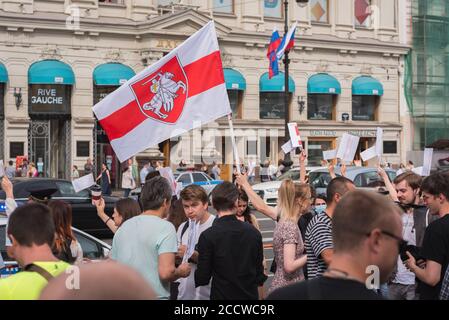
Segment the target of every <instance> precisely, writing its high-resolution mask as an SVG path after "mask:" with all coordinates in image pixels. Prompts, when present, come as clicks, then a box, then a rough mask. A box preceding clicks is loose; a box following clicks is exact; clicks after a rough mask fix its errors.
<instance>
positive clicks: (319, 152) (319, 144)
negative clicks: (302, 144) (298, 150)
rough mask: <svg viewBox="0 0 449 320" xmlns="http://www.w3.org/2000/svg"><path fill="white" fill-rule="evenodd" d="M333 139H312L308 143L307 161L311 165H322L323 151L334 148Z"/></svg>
mask: <svg viewBox="0 0 449 320" xmlns="http://www.w3.org/2000/svg"><path fill="white" fill-rule="evenodd" d="M332 144H333V141H332V140H310V139H309V142H308V144H307V163H308V166H310V167H315V166H316V167H317V166H321V160H323V151H327V150H332Z"/></svg>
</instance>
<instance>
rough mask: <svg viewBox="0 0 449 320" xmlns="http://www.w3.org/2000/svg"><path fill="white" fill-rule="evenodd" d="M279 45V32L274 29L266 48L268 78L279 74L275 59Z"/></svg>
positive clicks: (276, 59)
mask: <svg viewBox="0 0 449 320" xmlns="http://www.w3.org/2000/svg"><path fill="white" fill-rule="evenodd" d="M280 44H281V38H280V37H279V32H278V31H277V30H276V29H274V30H273V34H272V35H271V40H270V45H269V46H268V52H267V58H268V60H269V61H270V65H269V72H268V78H269V79H271V78H272V77H274V76H276V75H277V74H279V63H278V58H277V51H278V48H279V45H280Z"/></svg>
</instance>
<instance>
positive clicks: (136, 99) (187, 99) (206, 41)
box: [93, 21, 231, 162]
mask: <svg viewBox="0 0 449 320" xmlns="http://www.w3.org/2000/svg"><path fill="white" fill-rule="evenodd" d="M93 111H94V113H95V115H96V117H97V119H98V121H99V122H100V125H101V127H102V128H103V129H104V130H105V131H106V134H107V135H108V137H109V141H110V143H111V145H112V148H113V149H114V151H115V153H116V155H117V157H118V159H119V160H120V161H121V162H123V161H125V160H126V159H129V158H131V157H132V156H134V155H135V154H137V153H139V152H141V151H143V150H145V149H148V148H149V147H151V146H154V145H157V144H158V143H160V142H162V141H164V140H166V139H169V138H172V137H175V136H177V135H180V134H182V133H184V132H187V131H189V130H191V129H194V128H196V127H199V126H201V125H203V124H206V123H208V122H211V121H214V120H215V119H218V118H220V117H223V116H225V115H227V114H229V113H231V107H230V105H229V99H228V95H227V92H226V84H225V81H224V75H223V67H222V63H221V58H220V51H219V48H218V41H217V35H216V33H215V25H214V22H213V21H211V22H209V23H208V24H206V25H205V26H204V27H203V28H201V29H200V30H199V31H197V32H196V33H195V34H193V35H192V36H191V37H189V38H188V39H187V40H186V41H184V42H183V43H182V44H181V45H180V46H178V47H177V48H176V49H174V50H173V51H171V52H170V53H168V54H167V55H166V56H165V57H163V58H162V59H160V60H159V61H157V62H156V63H154V64H153V65H152V66H150V67H148V68H146V69H145V70H143V71H142V72H140V73H138V74H137V75H135V76H134V77H133V78H131V79H130V80H128V81H127V82H126V83H125V84H123V85H122V86H121V87H120V88H118V89H117V90H115V91H114V92H113V93H111V94H109V95H108V96H106V98H104V99H103V100H101V101H100V102H99V103H97V104H96V105H95V106H94V107H93Z"/></svg>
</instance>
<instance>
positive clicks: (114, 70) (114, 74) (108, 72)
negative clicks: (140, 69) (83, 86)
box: [93, 63, 136, 86]
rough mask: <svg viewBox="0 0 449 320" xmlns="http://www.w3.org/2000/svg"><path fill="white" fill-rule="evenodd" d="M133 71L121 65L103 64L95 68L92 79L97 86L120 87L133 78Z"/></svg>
mask: <svg viewBox="0 0 449 320" xmlns="http://www.w3.org/2000/svg"><path fill="white" fill-rule="evenodd" d="M135 75H136V73H135V72H134V70H133V69H131V68H130V67H128V66H125V65H124V64H121V63H104V64H101V65H99V66H98V67H96V68H95V70H94V74H93V78H94V84H95V85H97V86H120V85H122V84H123V83H124V82H126V81H127V80H129V79H131V78H132V77H134V76H135Z"/></svg>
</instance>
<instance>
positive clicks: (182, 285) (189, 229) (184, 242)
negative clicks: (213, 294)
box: [177, 184, 215, 300]
mask: <svg viewBox="0 0 449 320" xmlns="http://www.w3.org/2000/svg"><path fill="white" fill-rule="evenodd" d="M181 201H182V205H183V208H184V212H185V214H186V216H187V218H188V220H187V221H186V222H184V223H182V224H181V225H180V226H179V228H178V244H179V247H178V253H177V258H178V259H179V260H181V259H182V262H189V263H190V267H191V270H192V272H191V273H190V275H189V276H188V277H187V278H182V279H179V280H178V282H179V287H178V300H209V299H210V283H209V284H208V285H207V286H200V287H198V288H195V278H194V274H195V270H196V266H197V262H198V252H197V251H196V245H197V243H198V239H199V237H200V234H201V233H202V232H203V231H204V230H206V229H208V228H210V227H211V226H212V223H213V222H214V220H215V216H213V215H211V214H210V213H209V212H208V211H207V207H208V201H207V193H206V191H205V190H204V189H203V188H202V187H200V186H197V185H193V184H192V185H190V186H187V187H186V188H184V189H183V190H182V192H181Z"/></svg>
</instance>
